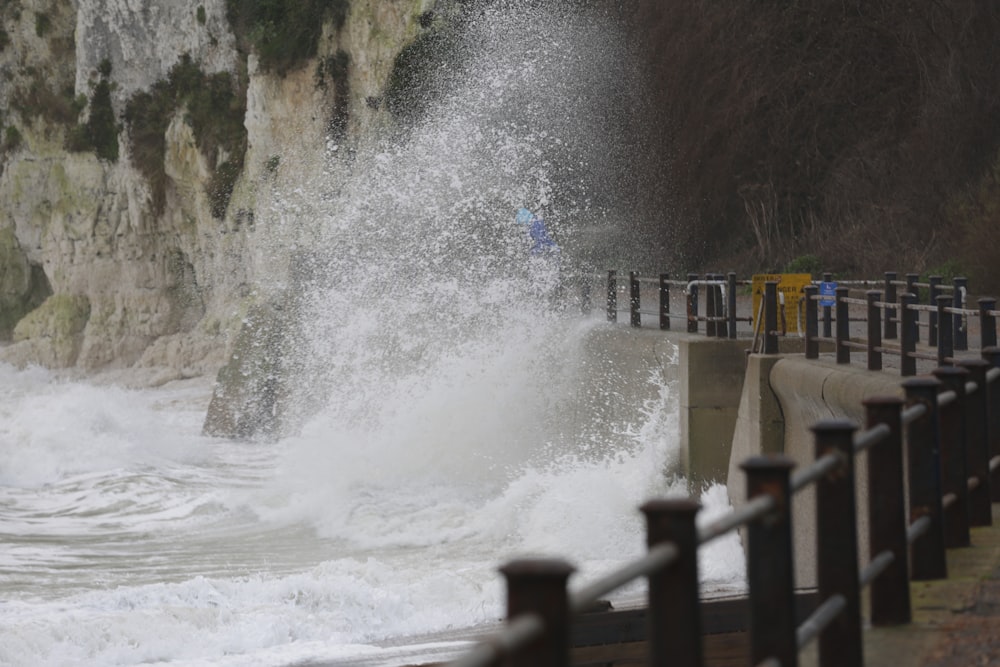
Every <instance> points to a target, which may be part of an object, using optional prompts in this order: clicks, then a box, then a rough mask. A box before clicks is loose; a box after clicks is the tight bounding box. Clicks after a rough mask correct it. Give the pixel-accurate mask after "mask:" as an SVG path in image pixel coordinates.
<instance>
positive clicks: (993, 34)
mask: <svg viewBox="0 0 1000 667" xmlns="http://www.w3.org/2000/svg"><path fill="white" fill-rule="evenodd" d="M636 18H637V19H638V20H637V23H636V30H637V31H638V32H639V33H641V34H642V36H643V37H645V40H646V44H647V45H648V49H647V53H648V56H649V64H650V66H651V74H652V85H651V88H652V90H653V91H654V95H655V97H656V99H655V104H654V108H656V110H657V112H656V118H652V119H650V122H649V123H648V127H647V131H648V132H649V133H650V142H649V146H650V147H651V148H652V150H651V151H650V152H649V154H647V155H646V156H643V159H645V160H646V164H647V165H650V166H651V167H652V168H654V169H656V170H659V171H660V173H662V174H664V178H663V179H662V182H663V184H664V185H663V187H662V188H661V189H660V192H659V193H658V194H657V196H656V197H653V198H651V200H650V201H649V202H648V205H649V206H648V210H649V211H651V212H653V215H656V212H658V211H668V212H669V213H668V214H667V215H663V214H660V215H659V220H658V221H657V222H655V223H654V226H655V227H656V228H657V230H658V233H659V234H660V236H661V238H663V239H664V241H665V243H666V245H667V247H670V248H673V249H675V251H676V254H677V256H678V259H679V261H680V263H682V264H683V265H684V266H686V267H691V268H695V267H697V268H703V267H704V266H705V264H706V263H710V262H713V261H715V262H722V263H723V264H724V268H738V269H751V268H765V267H771V268H779V267H781V266H783V265H785V264H786V263H787V262H789V261H791V260H793V259H794V258H796V257H801V256H804V255H813V256H815V257H816V258H818V261H819V262H821V263H822V265H823V266H824V267H825V268H827V269H829V270H834V271H841V272H845V273H852V274H855V275H856V274H862V273H866V274H872V275H874V274H876V273H877V272H880V271H883V270H900V271H923V272H928V271H934V270H935V269H936V268H939V267H941V266H943V265H944V264H945V263H946V262H948V261H949V260H950V263H951V265H952V268H953V269H955V268H957V269H958V270H961V271H963V272H967V273H969V274H970V277H971V278H972V279H973V280H974V281H976V284H978V286H979V287H981V288H983V289H987V288H988V289H992V290H998V289H1000V270H998V269H996V268H992V265H994V264H995V261H992V262H991V261H985V258H984V257H983V254H984V253H986V252H988V251H987V250H986V249H987V248H995V247H997V245H998V244H997V242H998V241H1000V224H998V223H1000V218H998V214H1000V187H998V186H997V185H996V183H997V176H998V172H1000V162H998V160H1000V158H998V149H1000V76H998V69H997V68H998V63H1000V40H998V39H997V35H998V34H1000V5H998V4H997V3H991V2H982V1H981V0H944V1H942V2H935V3H925V4H919V3H918V4H914V3H913V2H910V1H908V0H876V1H875V2H865V3H860V4H859V3H853V4H844V3H830V2H825V1H824V0H804V1H802V2H795V3H787V2H778V1H776V0H767V1H765V2H755V3H717V2H710V1H708V0H696V1H694V2H686V3H662V2H657V1H655V0H642V1H641V2H639V3H638V4H637V5H636ZM667 216H669V217H670V218H671V219H670V220H666V219H665V218H666V217H667ZM678 221H681V224H680V225H678V224H676V223H677V222H678Z"/></svg>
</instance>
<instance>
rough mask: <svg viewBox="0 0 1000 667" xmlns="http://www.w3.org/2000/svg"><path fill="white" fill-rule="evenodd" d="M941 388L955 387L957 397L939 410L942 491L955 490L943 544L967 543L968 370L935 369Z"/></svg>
mask: <svg viewBox="0 0 1000 667" xmlns="http://www.w3.org/2000/svg"><path fill="white" fill-rule="evenodd" d="M934 377H936V378H937V379H938V380H940V381H941V391H948V390H951V391H954V392H955V395H956V396H957V398H956V400H955V401H953V402H952V403H951V404H950V405H943V406H942V405H941V404H940V400H939V401H938V406H939V408H938V411H939V417H938V418H939V420H940V422H939V423H940V433H941V493H942V494H954V495H955V498H956V500H955V502H953V503H952V504H951V505H950V506H947V507H945V508H944V540H945V546H946V547H948V548H952V547H967V546H969V544H970V541H969V486H968V479H969V475H968V472H967V466H966V456H967V454H966V444H965V381H966V380H967V379H968V377H969V371H967V370H965V369H964V368H958V367H957V366H944V367H942V368H936V369H934Z"/></svg>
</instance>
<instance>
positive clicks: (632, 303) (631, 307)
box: [628, 271, 642, 329]
mask: <svg viewBox="0 0 1000 667" xmlns="http://www.w3.org/2000/svg"><path fill="white" fill-rule="evenodd" d="M641 300H642V294H641V290H640V289H639V274H638V273H636V272H635V271H629V272H628V312H629V324H630V325H632V327H633V328H636V329H638V328H639V327H641V326H642V314H641V313H640V312H639V308H640V306H641Z"/></svg>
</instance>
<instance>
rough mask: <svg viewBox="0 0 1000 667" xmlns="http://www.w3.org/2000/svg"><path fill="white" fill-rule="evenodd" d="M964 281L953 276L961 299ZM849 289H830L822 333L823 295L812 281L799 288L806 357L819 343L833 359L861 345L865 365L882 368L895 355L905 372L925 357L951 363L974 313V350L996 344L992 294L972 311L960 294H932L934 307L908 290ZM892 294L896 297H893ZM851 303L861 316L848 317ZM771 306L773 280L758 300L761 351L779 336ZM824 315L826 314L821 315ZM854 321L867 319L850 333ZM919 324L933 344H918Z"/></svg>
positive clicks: (772, 347)
mask: <svg viewBox="0 0 1000 667" xmlns="http://www.w3.org/2000/svg"><path fill="white" fill-rule="evenodd" d="M890 275H894V274H890ZM909 275H910V277H911V279H909V280H908V281H907V285H908V287H909V288H919V287H920V284H919V283H915V282H914V281H912V276H913V274H909ZM893 282H895V281H887V285H889V286H891V285H892V284H893ZM964 285H965V281H964V279H962V278H959V279H956V286H955V288H954V289H955V294H956V295H959V294H962V296H961V297H960V299H961V300H963V302H964V299H965V296H964V289H965V287H964ZM939 287H940V286H939ZM849 294H850V288H849V287H838V288H837V289H836V294H835V297H834V305H833V307H832V311H833V317H832V318H830V319H832V320H833V322H834V323H835V327H834V330H833V332H832V334H833V335H825V334H826V332H824V335H820V334H819V309H820V307H821V306H820V305H819V304H820V302H821V301H824V300H826V299H828V297H825V296H820V295H819V294H818V288H817V286H816V285H809V286H806V287H805V297H804V298H803V300H802V304H803V305H804V310H805V313H804V321H805V322H804V338H805V355H806V358H807V359H818V358H819V348H820V343H824V342H825V343H832V344H833V347H834V352H835V356H836V361H837V363H838V364H849V363H851V353H852V351H855V350H863V351H865V353H866V359H867V365H868V369H869V370H882V369H883V355H885V354H889V355H895V356H897V357H899V359H900V362H899V367H900V374H901V375H902V376H904V377H910V376H913V375H916V373H917V362H918V360H924V361H931V362H934V363H935V364H936V365H938V366H945V365H952V364H954V363H955V362H956V361H957V360H958V358H959V357H958V356H956V352H967V351H968V350H969V336H968V328H969V327H968V322H969V321H970V320H973V319H977V318H978V322H979V329H980V335H979V344H980V349H979V351H980V352H983V351H986V350H990V349H992V348H994V347H996V344H997V325H996V318H997V316H1000V311H997V310H996V299H995V298H993V297H983V298H981V299H979V302H978V306H979V307H978V309H975V310H973V309H968V308H961V307H957V306H955V305H953V304H954V303H955V302H956V301H959V300H960V299H959V298H958V297H952V296H949V295H944V294H937V295H936V296H935V297H934V298H935V299H936V304H935V305H934V306H931V305H925V304H920V303H917V302H916V298H917V297H916V294H915V293H914V292H903V293H899V294H897V293H895V292H893V293H892V294H891V295H890V296H889V297H886V298H885V299H883V296H882V294H883V293H882V292H880V291H877V290H868V291H866V292H865V294H864V297H865V298H863V299H861V298H856V297H851V296H849ZM897 298H898V302H897V301H896V300H895V299H897ZM852 307H854V308H855V309H857V308H859V307H863V309H864V313H865V316H864V317H861V318H852V317H851V315H850V309H851V308H852ZM777 309H778V304H777V283H774V282H768V283H766V284H765V290H764V301H763V310H764V317H763V321H764V344H763V351H764V352H765V353H769V354H774V353H777V352H778V351H779V343H778V341H779V339H780V338H781V337H782V333H781V332H780V331H778V330H777V326H776V324H775V315H774V314H775V313H776V312H777ZM897 312H898V313H899V319H898V320H897V319H896V313H897ZM921 313H926V314H927V317H926V321H925V322H924V323H922V322H921V320H920V314H921ZM824 319H828V318H826V314H824ZM856 321H862V322H867V327H866V329H865V335H864V336H857V335H855V336H852V333H851V329H850V324H851V322H856ZM897 324H898V325H899V326H898V327H897V326H896V325H897ZM922 325H923V326H925V327H926V328H927V329H928V334H929V335H928V345H929V346H930V345H933V347H928V348H925V349H918V344H919V343H920V339H921V336H920V328H921V326H922ZM893 339H896V340H898V344H895V345H892V344H888V343H887V341H889V340H893ZM931 341H933V343H931Z"/></svg>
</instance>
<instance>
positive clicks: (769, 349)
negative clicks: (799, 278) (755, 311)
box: [764, 280, 778, 354]
mask: <svg viewBox="0 0 1000 667" xmlns="http://www.w3.org/2000/svg"><path fill="white" fill-rule="evenodd" d="M777 330H778V282H777V281H775V280H768V281H767V282H765V283H764V354H778V334H777Z"/></svg>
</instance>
